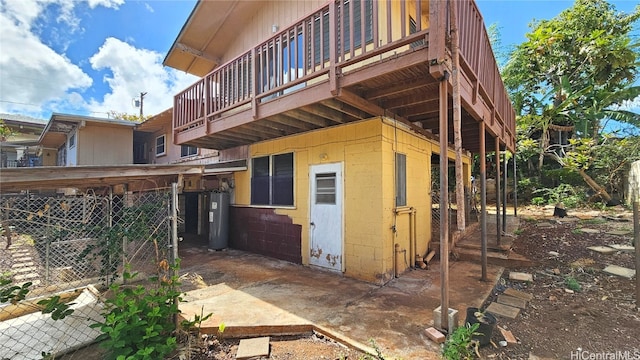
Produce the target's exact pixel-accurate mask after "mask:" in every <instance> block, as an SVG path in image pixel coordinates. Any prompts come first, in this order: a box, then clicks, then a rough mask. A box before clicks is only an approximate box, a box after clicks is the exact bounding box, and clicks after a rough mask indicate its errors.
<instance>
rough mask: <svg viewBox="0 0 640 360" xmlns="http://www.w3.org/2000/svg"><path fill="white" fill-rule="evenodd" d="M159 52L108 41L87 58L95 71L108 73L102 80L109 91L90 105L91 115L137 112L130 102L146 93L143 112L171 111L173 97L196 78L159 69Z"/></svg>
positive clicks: (160, 63)
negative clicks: (93, 113) (109, 112)
mask: <svg viewBox="0 0 640 360" xmlns="http://www.w3.org/2000/svg"><path fill="white" fill-rule="evenodd" d="M162 58H163V56H162V55H161V54H160V53H157V52H154V51H150V50H146V49H138V48H135V47H133V46H132V45H130V44H128V43H126V42H124V41H122V40H119V39H116V38H108V39H106V40H105V42H104V44H103V45H102V46H101V47H100V49H99V50H98V52H97V53H96V54H94V55H93V56H92V57H91V58H90V59H89V61H90V63H91V66H92V67H93V68H94V69H96V70H107V71H108V72H109V75H107V76H105V77H104V79H103V81H105V82H106V83H107V84H108V86H109V88H110V89H111V91H110V92H109V93H107V94H106V95H105V96H104V97H103V98H102V99H94V100H92V101H91V102H90V104H89V109H90V111H92V112H97V113H102V112H108V111H116V112H119V113H121V112H125V113H129V114H135V113H137V111H138V109H136V108H134V107H133V105H132V100H133V99H134V98H137V97H139V96H140V93H141V92H146V93H147V95H146V96H145V97H144V113H145V114H147V115H152V114H156V113H159V112H161V111H163V110H166V109H168V108H170V107H171V106H172V104H173V101H172V99H173V95H174V94H175V93H177V92H178V91H180V90H181V89H183V88H185V87H187V86H189V85H190V84H191V83H193V82H194V81H195V80H196V78H195V77H194V76H191V75H187V74H183V73H180V72H178V71H175V70H173V69H168V68H164V67H163V66H162Z"/></svg>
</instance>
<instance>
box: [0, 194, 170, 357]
mask: <svg viewBox="0 0 640 360" xmlns="http://www.w3.org/2000/svg"><path fill="white" fill-rule="evenodd" d="M174 198H175V197H174V196H172V193H171V190H170V189H168V190H162V191H152V192H141V193H126V194H124V195H114V194H113V193H108V194H97V193H95V192H93V191H89V192H86V193H83V194H80V195H73V196H68V195H67V196H64V195H51V196H41V195H35V194H20V195H0V221H1V222H0V224H1V226H2V228H1V229H0V234H2V235H4V236H3V239H4V240H6V244H2V246H0V248H1V250H0V281H1V283H0V290H1V291H2V293H0V295H3V296H0V359H2V360H4V359H12V360H13V359H51V358H54V357H55V358H59V356H62V355H64V354H69V353H73V352H74V351H75V350H76V349H78V348H80V347H83V346H85V345H87V344H90V343H92V342H93V341H95V339H96V337H97V336H98V335H99V332H98V330H96V329H93V328H91V327H90V325H91V324H93V323H96V322H97V321H102V319H101V315H100V312H101V309H102V308H103V303H102V300H101V299H102V295H103V290H104V289H106V288H107V287H108V285H110V284H111V283H113V282H114V281H121V280H122V273H123V271H125V270H126V271H131V272H137V273H139V274H141V275H139V278H144V277H145V276H144V275H155V274H157V273H158V264H159V262H160V261H161V260H163V259H166V260H167V261H172V260H173V259H172V255H173V252H172V251H171V250H172V249H171V244H172V243H173V242H172V234H173V232H172V221H171V219H172V206H171V205H172V204H171V202H172V201H173V200H172V199H174ZM5 247H6V248H5ZM127 269H129V270H127ZM10 291H13V294H16V293H19V292H20V291H23V295H25V296H24V299H23V298H20V299H17V298H15V297H12V296H7V294H9V293H10ZM52 298H55V299H56V302H60V303H66V304H69V305H68V306H69V307H70V309H72V310H73V313H72V315H70V316H67V317H64V318H63V319H59V320H54V319H55V318H56V316H55V315H56V314H55V312H54V313H52V314H51V315H49V314H44V313H43V311H42V309H43V308H46V304H45V305H42V304H38V302H39V301H40V300H43V299H52Z"/></svg>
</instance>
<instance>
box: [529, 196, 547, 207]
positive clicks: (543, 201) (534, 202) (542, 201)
mask: <svg viewBox="0 0 640 360" xmlns="http://www.w3.org/2000/svg"><path fill="white" fill-rule="evenodd" d="M546 203H547V200H546V199H545V198H543V197H541V196H536V197H534V198H533V199H531V204H532V205H536V206H540V205H544V204H546Z"/></svg>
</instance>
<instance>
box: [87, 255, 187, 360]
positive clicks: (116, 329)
mask: <svg viewBox="0 0 640 360" xmlns="http://www.w3.org/2000/svg"><path fill="white" fill-rule="evenodd" d="M162 264H164V266H167V263H166V261H164V260H163V261H162V262H161V266H162ZM167 267H168V266H167ZM171 268H172V269H173V270H176V269H177V268H178V265H177V264H176V265H175V266H173V267H171ZM136 275H137V274H135V273H133V274H132V273H129V272H128V270H126V271H125V272H124V274H123V278H124V279H125V281H126V280H131V279H133V278H134V277H135V276H136ZM150 280H151V282H152V283H153V286H142V285H138V286H135V287H134V286H126V285H117V284H112V285H111V286H110V290H111V291H112V293H113V294H112V296H111V297H110V298H109V299H107V300H106V301H105V308H104V310H103V313H102V315H103V316H104V319H105V320H104V322H100V323H96V324H92V325H91V326H92V327H93V328H99V329H100V331H102V334H101V335H100V336H99V337H98V341H101V344H100V345H101V346H102V347H103V348H105V349H106V350H107V352H108V353H107V356H106V359H109V360H116V359H117V360H121V359H122V360H129V359H132V360H138V359H140V360H142V359H145V360H152V359H163V358H165V356H167V355H168V354H170V353H171V352H172V351H173V350H175V348H176V346H177V341H176V336H175V330H176V324H175V322H174V321H175V316H176V315H177V314H178V313H179V312H180V310H179V309H178V304H177V302H176V301H174V300H176V299H177V300H181V298H180V295H181V293H180V291H179V290H178V286H179V285H180V283H179V282H178V278H177V276H171V277H169V278H166V277H163V278H160V277H157V276H156V277H152V278H151V279H150Z"/></svg>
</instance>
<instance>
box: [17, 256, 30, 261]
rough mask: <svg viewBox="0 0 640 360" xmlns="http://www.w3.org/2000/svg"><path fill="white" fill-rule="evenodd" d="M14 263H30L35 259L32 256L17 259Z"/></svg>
mask: <svg viewBox="0 0 640 360" xmlns="http://www.w3.org/2000/svg"><path fill="white" fill-rule="evenodd" d="M13 261H14V262H29V261H33V258H32V257H31V256H27V257H21V258H16V259H13Z"/></svg>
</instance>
